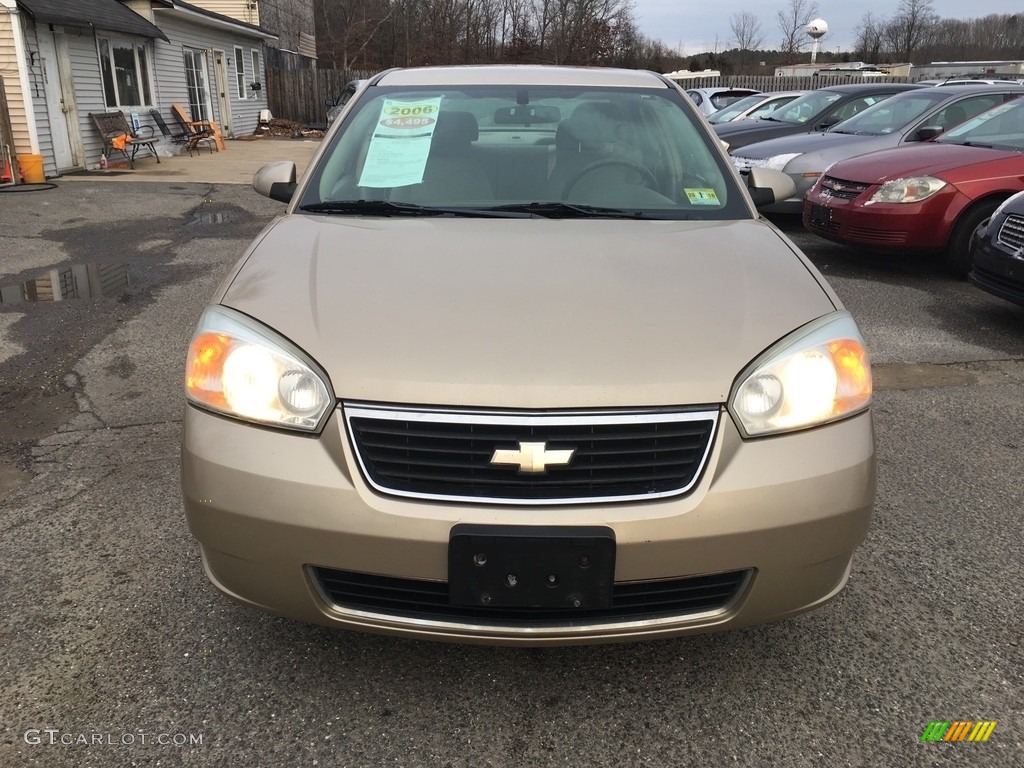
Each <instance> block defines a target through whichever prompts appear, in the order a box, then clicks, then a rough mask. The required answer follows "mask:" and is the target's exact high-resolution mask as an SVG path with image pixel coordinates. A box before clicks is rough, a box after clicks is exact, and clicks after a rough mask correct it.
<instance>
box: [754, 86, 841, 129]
mask: <svg viewBox="0 0 1024 768" xmlns="http://www.w3.org/2000/svg"><path fill="white" fill-rule="evenodd" d="M841 98H843V94H842V93H838V92H836V91H829V90H820V91H812V92H811V93H807V94H804V95H803V96H801V97H800V98H798V99H794V100H793V101H791V102H789V104H787V105H786V107H785V109H781V110H776V111H775V112H773V113H772V114H771V117H772V119H774V120H779V121H781V122H783V123H799V124H802V123H806V122H808V121H809V120H811V119H812V118H814V117H815V116H816V115H819V114H821V113H822V112H824V111H825V110H826V109H827V108H828V106H829V105H830V104H834V103H835V102H837V101H839V100H840V99H841Z"/></svg>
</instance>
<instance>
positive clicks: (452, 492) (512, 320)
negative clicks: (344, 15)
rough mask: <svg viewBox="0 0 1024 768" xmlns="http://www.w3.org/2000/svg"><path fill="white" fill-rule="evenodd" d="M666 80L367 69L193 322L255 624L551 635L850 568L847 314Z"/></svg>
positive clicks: (759, 174)
mask: <svg viewBox="0 0 1024 768" xmlns="http://www.w3.org/2000/svg"><path fill="white" fill-rule="evenodd" d="M748 183H749V184H750V185H751V188H750V189H749V190H748V189H746V188H744V187H743V186H742V185H741V182H740V179H739V177H738V176H737V175H736V173H735V171H734V170H733V169H732V167H731V165H730V163H729V161H728V159H727V157H726V156H725V155H724V153H723V152H722V151H721V149H720V148H719V144H718V142H717V140H716V139H715V137H714V134H713V133H712V132H711V130H710V128H709V127H708V126H707V125H706V123H705V121H704V120H703V119H702V118H701V117H700V115H699V113H698V112H697V110H696V109H695V107H694V106H693V104H692V103H691V102H690V101H689V99H688V98H687V97H686V96H685V94H684V93H683V91H682V90H681V89H680V88H679V87H678V86H677V85H675V84H674V83H672V82H671V81H669V80H667V79H666V78H664V77H661V76H659V75H656V74H653V73H648V72H636V71H626V70H611V69H572V68H554V67H448V68H425V69H408V70H392V71H388V72H384V73H382V74H379V75H377V76H375V77H374V78H373V79H372V80H370V82H368V83H367V84H366V85H365V86H364V87H363V88H362V89H361V90H360V92H359V93H358V94H357V95H356V96H355V97H354V99H353V100H352V101H351V102H350V103H349V104H348V105H347V107H346V109H345V111H344V112H343V114H342V115H341V116H340V117H339V119H338V120H337V121H336V123H335V124H334V126H333V127H332V129H331V131H330V132H329V133H328V135H327V137H326V138H325V140H324V142H323V144H322V147H321V148H320V150H319V152H318V154H317V155H316V157H314V158H313V161H312V163H311V165H310V167H309V169H308V170H307V172H306V173H305V175H304V176H303V177H302V178H301V179H300V180H299V181H298V182H296V172H295V166H294V164H292V163H275V164H271V165H269V166H266V167H265V168H263V169H261V170H260V172H259V173H258V174H257V176H256V178H255V180H254V185H255V187H256V188H257V190H259V191H261V192H262V193H264V194H266V195H268V196H269V197H271V198H274V199H278V200H282V201H285V202H287V209H286V211H285V213H284V214H283V215H281V216H280V217H278V218H277V219H275V220H274V221H273V222H271V223H270V224H269V225H268V226H267V228H266V229H265V230H264V231H263V232H262V233H261V234H260V235H259V237H258V238H257V239H256V241H255V242H254V243H253V244H252V245H251V246H250V247H249V249H248V250H247V251H246V253H245V254H244V255H243V257H242V259H241V261H240V262H239V263H238V264H237V265H236V266H235V267H234V269H233V270H232V271H231V272H230V274H229V275H228V276H227V278H226V279H225V281H224V282H223V284H222V286H221V287H220V288H219V289H218V291H217V292H216V294H215V295H214V296H213V298H212V301H211V303H210V305H209V306H208V307H207V309H206V310H205V312H204V313H203V315H202V317H201V318H200V319H199V321H198V327H197V328H196V331H195V335H194V337H193V339H192V342H191V345H190V348H189V351H188V357H187V364H186V374H185V387H186V398H187V405H186V409H185V424H184V431H183V448H182V459H183V461H182V485H183V496H184V506H185V513H186V516H187V519H188V523H189V526H190V529H191V531H192V533H193V535H194V536H195V537H196V538H197V539H198V541H199V544H200V551H201V555H202V562H203V567H204V569H205V571H206V574H207V576H208V577H209V579H210V581H212V582H213V584H214V585H216V587H217V588H218V589H220V590H221V591H222V592H224V593H225V594H227V595H228V596H230V597H232V598H234V599H235V600H237V601H239V602H241V603H243V604H245V605H248V606H251V607H254V608H258V609H261V610H264V611H268V612H271V613H275V614H280V615H284V616H288V617H293V618H296V619H301V620H305V621H310V622H318V623H322V624H327V625H331V626H334V627H339V628H345V629H352V630H363V631H370V632H380V633H389V634H393V635H399V636H406V637H416V638H429V639H437V640H448V641H459V642H476V643H493V644H508V645H530V644H533V645H544V644H547V645H554V644H569V643H586V642H611V641H626V640H639V639H645V638H658V637H668V636H675V635H681V634H686V633H692V632H702V631H710V630H718V629H728V628H735V627H743V626H747V625H751V624H755V623H760V622H766V621H771V620H776V619H782V618H785V617H789V616H794V615H796V614H799V613H802V612H805V611H808V610H811V609H814V608H817V607H819V606H821V605H822V604H824V603H825V602H827V601H828V600H829V599H831V598H833V597H835V596H836V595H837V594H838V593H839V592H840V591H841V590H842V589H843V587H844V585H845V584H846V582H847V579H848V577H849V575H850V570H851V562H852V558H853V555H854V551H855V550H856V548H857V546H858V545H859V544H860V542H861V541H862V540H863V538H864V536H865V533H866V531H867V528H868V525H869V521H870V517H871V512H872V507H873V501H874V493H875V469H874V439H873V431H872V422H871V414H870V411H869V404H870V400H871V372H870V366H869V362H868V356H867V352H866V351H865V346H864V341H863V339H862V337H861V334H860V333H859V331H858V329H857V326H856V324H855V322H854V320H853V318H852V317H851V316H850V314H849V313H848V312H847V311H846V310H845V309H844V308H843V305H842V303H841V302H840V301H839V298H838V297H837V296H836V294H835V293H834V292H833V290H832V289H831V288H830V287H829V286H828V284H827V283H826V282H825V280H824V279H823V277H822V276H821V275H820V274H819V273H818V271H817V270H816V269H815V268H814V266H813V265H812V264H811V263H810V262H809V261H808V260H807V258H806V257H805V256H804V255H803V254H802V253H800V251H799V250H798V249H797V248H796V247H795V246H794V244H793V243H792V242H790V241H789V240H787V239H786V237H785V236H784V235H782V234H781V233H780V232H779V231H778V230H776V229H775V228H774V227H772V225H771V224H769V223H767V222H766V221H764V220H762V219H761V218H759V216H758V214H757V212H756V209H755V205H754V201H755V200H759V201H762V202H766V203H770V202H772V201H774V199H776V198H784V197H788V196H789V195H790V194H792V189H793V187H792V183H791V182H790V181H789V180H788V178H786V177H785V176H784V175H782V174H780V173H778V172H777V171H772V170H769V169H755V171H753V172H752V173H751V174H750V178H749V180H748Z"/></svg>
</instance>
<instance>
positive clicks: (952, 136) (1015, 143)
mask: <svg viewBox="0 0 1024 768" xmlns="http://www.w3.org/2000/svg"><path fill="white" fill-rule="evenodd" d="M935 142H936V143H941V144H966V145H968V146H982V147H995V148H999V149H1009V150H1012V151H1015V152H1020V151H1022V150H1024V99H1021V98H1017V99H1014V100H1013V101H1008V102H1006V103H1005V104H1000V105H999V106H998V107H993V108H992V109H990V110H988V111H987V112H982V113H981V114H980V115H977V116H976V117H972V118H971V119H970V120H968V121H967V122H966V123H962V124H960V125H958V126H956V127H955V128H952V129H950V130H949V131H947V132H946V133H944V134H942V135H941V136H939V137H938V138H937V139H935Z"/></svg>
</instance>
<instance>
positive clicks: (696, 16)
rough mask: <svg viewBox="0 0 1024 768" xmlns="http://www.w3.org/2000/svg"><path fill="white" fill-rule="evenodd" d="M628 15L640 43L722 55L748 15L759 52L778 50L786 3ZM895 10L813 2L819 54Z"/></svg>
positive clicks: (1007, 5) (1005, 6)
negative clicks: (737, 22)
mask: <svg viewBox="0 0 1024 768" xmlns="http://www.w3.org/2000/svg"><path fill="white" fill-rule="evenodd" d="M634 3H635V5H634V12H635V14H636V16H635V17H636V20H637V23H638V25H639V27H640V31H641V33H642V34H644V35H645V36H646V37H650V38H652V39H654V40H661V41H662V42H663V43H665V45H668V46H669V47H672V48H676V47H681V48H682V49H683V53H684V54H685V55H687V56H690V55H693V54H695V53H701V52H703V51H713V50H715V47H716V45H715V44H716V40H717V47H718V50H728V49H729V48H733V47H735V42H734V40H733V34H732V29H731V28H730V26H729V21H730V19H731V18H732V17H733V16H734V15H736V14H738V13H742V12H743V11H750V12H751V13H754V14H756V15H757V17H758V18H759V19H760V21H761V30H762V31H763V32H764V45H763V46H762V47H763V48H778V47H779V43H780V41H781V40H782V33H781V32H780V31H779V25H778V22H777V21H776V18H775V16H776V14H777V13H778V12H779V11H781V10H784V9H787V8H789V2H788V0H757V2H752V1H751V0H715V1H714V2H708V0H634ZM932 7H933V9H934V10H935V12H936V13H937V14H939V16H941V17H942V18H944V19H967V18H977V17H979V16H988V15H989V14H991V13H1019V12H1021V10H1022V3H1021V2H1020V0H975V1H974V2H964V0H934V2H933V4H932ZM896 8H897V2H896V1H895V0H857V1H856V2H840V1H839V0H818V11H819V16H820V17H821V18H823V19H824V20H825V21H826V22H828V28H829V34H828V36H827V37H826V38H824V39H823V40H822V43H821V45H822V49H823V50H830V51H834V50H835V49H836V47H839V48H841V49H842V50H844V51H848V50H851V49H852V48H853V45H854V42H855V41H856V37H857V35H856V31H855V30H856V28H857V25H858V24H859V23H860V20H861V19H862V18H863V17H864V14H866V13H868V12H871V14H872V15H873V16H874V17H875V18H889V17H891V16H892V15H893V14H894V13H895V11H896Z"/></svg>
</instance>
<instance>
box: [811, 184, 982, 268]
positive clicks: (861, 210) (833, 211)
mask: <svg viewBox="0 0 1024 768" xmlns="http://www.w3.org/2000/svg"><path fill="white" fill-rule="evenodd" d="M876 189H877V187H871V188H870V189H868V190H867V191H866V192H865V193H864V194H862V195H861V196H860V197H858V198H857V199H854V200H848V199H844V198H841V197H836V196H831V195H827V194H824V195H823V194H821V191H820V188H819V187H814V188H812V189H811V191H810V192H808V193H807V195H806V197H805V198H804V204H803V224H804V227H805V228H806V229H807V230H809V231H811V232H813V233H814V234H816V235H819V236H820V237H824V238H825V239H827V240H832V241H833V242H837V243H843V244H844V245H856V246H861V247H866V248H872V249H874V250H879V251H893V252H914V253H938V252H940V251H942V250H943V249H944V248H945V247H946V242H947V241H948V240H949V235H950V232H951V231H952V228H953V225H954V224H955V223H956V218H957V216H958V215H959V214H960V212H961V211H962V210H963V209H964V208H965V207H966V205H967V204H968V203H969V202H970V201H969V200H967V198H966V197H964V196H963V195H961V194H960V193H959V192H957V191H956V190H955V189H953V188H952V187H950V188H948V189H946V190H943V191H941V192H938V193H936V194H935V195H933V196H932V197H930V198H928V199H927V200H924V201H923V202H920V203H904V204H895V203H872V204H865V201H867V200H869V199H870V197H871V195H872V194H874V192H875V190H876Z"/></svg>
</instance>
